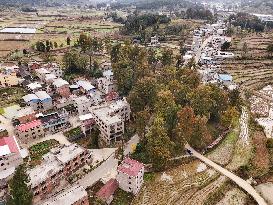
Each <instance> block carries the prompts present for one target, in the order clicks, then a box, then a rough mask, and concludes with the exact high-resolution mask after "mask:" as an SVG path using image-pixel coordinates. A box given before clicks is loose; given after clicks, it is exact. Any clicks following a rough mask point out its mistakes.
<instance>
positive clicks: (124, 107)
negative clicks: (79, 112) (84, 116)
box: [90, 99, 131, 145]
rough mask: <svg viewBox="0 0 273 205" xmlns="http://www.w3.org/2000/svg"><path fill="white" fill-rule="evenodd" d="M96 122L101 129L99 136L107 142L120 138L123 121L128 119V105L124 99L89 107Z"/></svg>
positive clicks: (116, 140)
mask: <svg viewBox="0 0 273 205" xmlns="http://www.w3.org/2000/svg"><path fill="white" fill-rule="evenodd" d="M90 112H91V113H92V114H93V116H94V119H95V121H96V124H97V125H98V127H99V129H100V131H101V138H102V140H103V141H104V142H105V143H106V144H107V145H109V144H111V143H115V142H118V141H120V140H121V137H122V135H123V133H124V122H125V121H128V120H129V119H130V113H131V110H130V105H129V104H128V103H127V101H126V99H123V100H118V101H116V102H113V103H110V104H108V103H107V104H104V105H101V106H93V107H91V108H90Z"/></svg>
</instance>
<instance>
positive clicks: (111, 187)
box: [96, 179, 118, 201]
mask: <svg viewBox="0 0 273 205" xmlns="http://www.w3.org/2000/svg"><path fill="white" fill-rule="evenodd" d="M117 188H118V181H117V180H116V179H110V180H109V181H108V182H107V183H106V184H105V185H104V186H103V187H102V188H101V189H100V190H99V191H98V192H97V193H96V196H97V197H99V198H100V199H102V200H106V201H107V200H108V199H109V197H110V196H112V195H113V194H114V193H115V191H116V190H117Z"/></svg>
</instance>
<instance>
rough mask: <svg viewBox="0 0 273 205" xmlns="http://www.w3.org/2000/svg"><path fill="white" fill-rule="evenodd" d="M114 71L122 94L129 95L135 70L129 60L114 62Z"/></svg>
mask: <svg viewBox="0 0 273 205" xmlns="http://www.w3.org/2000/svg"><path fill="white" fill-rule="evenodd" d="M113 73H114V77H115V79H116V81H117V88H118V91H119V93H120V94H121V95H128V94H129V92H130V91H131V89H132V87H133V70H132V68H131V65H130V64H129V63H128V62H127V61H119V62H118V63H115V64H113Z"/></svg>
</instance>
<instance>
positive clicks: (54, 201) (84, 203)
mask: <svg viewBox="0 0 273 205" xmlns="http://www.w3.org/2000/svg"><path fill="white" fill-rule="evenodd" d="M61 204H63V205H89V200H88V194H87V192H86V191H85V189H84V187H82V186H79V185H74V186H72V187H69V188H67V189H66V190H64V191H62V192H59V193H57V194H55V195H53V196H52V197H50V198H49V199H47V200H45V201H44V202H42V203H41V205H61Z"/></svg>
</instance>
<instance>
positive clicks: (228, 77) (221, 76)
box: [219, 74, 232, 81]
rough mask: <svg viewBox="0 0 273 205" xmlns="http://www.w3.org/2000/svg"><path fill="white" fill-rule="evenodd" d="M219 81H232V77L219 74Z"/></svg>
mask: <svg viewBox="0 0 273 205" xmlns="http://www.w3.org/2000/svg"><path fill="white" fill-rule="evenodd" d="M219 79H220V80H221V81H232V76H231V75H229V74H219Z"/></svg>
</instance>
